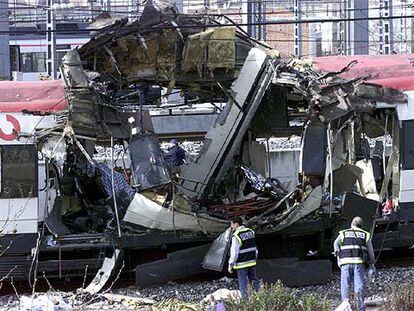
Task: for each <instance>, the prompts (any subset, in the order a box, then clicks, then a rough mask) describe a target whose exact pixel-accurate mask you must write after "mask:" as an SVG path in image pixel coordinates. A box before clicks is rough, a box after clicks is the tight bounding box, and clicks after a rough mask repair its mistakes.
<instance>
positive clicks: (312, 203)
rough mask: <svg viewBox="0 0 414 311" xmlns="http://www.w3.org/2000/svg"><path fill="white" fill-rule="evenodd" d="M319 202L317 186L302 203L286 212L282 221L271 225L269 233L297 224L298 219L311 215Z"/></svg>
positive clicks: (318, 205)
mask: <svg viewBox="0 0 414 311" xmlns="http://www.w3.org/2000/svg"><path fill="white" fill-rule="evenodd" d="M321 200H322V186H317V187H316V188H315V189H313V190H312V191H311V192H310V193H309V194H308V195H307V196H306V197H305V199H304V200H303V202H301V203H299V204H298V205H296V206H294V207H293V208H292V209H290V210H288V211H286V212H285V213H284V214H285V215H286V217H285V218H284V219H283V220H281V221H280V222H279V223H278V224H277V225H275V224H272V227H273V228H272V229H271V231H273V232H274V231H280V230H283V229H285V228H287V227H289V226H290V225H292V224H294V223H295V222H297V221H298V220H299V219H301V218H303V217H305V216H307V215H309V214H311V213H313V212H314V211H316V210H317V209H318V208H319V207H320V205H321ZM265 231H267V228H266V229H265Z"/></svg>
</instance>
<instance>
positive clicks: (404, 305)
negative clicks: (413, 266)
mask: <svg viewBox="0 0 414 311" xmlns="http://www.w3.org/2000/svg"><path fill="white" fill-rule="evenodd" d="M382 310H384V311H412V310H414V282H412V281H411V282H403V283H397V284H395V285H394V286H392V287H391V289H390V290H388V291H387V292H386V295H385V302H384V304H383V306H382Z"/></svg>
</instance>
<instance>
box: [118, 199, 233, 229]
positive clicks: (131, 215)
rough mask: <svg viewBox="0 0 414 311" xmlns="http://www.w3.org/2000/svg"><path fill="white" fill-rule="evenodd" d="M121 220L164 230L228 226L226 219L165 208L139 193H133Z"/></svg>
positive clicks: (222, 227)
mask: <svg viewBox="0 0 414 311" xmlns="http://www.w3.org/2000/svg"><path fill="white" fill-rule="evenodd" d="M123 220H124V221H125V222H128V223H131V224H133V225H138V226H142V227H145V228H150V229H158V230H164V231H174V230H186V231H202V232H223V231H224V230H225V229H226V228H227V227H228V221H225V220H220V219H217V218H213V217H210V216H208V215H207V214H196V213H192V212H185V211H182V210H174V209H169V208H165V207H163V206H161V205H159V204H157V203H155V202H153V201H151V200H149V199H147V198H146V197H145V196H143V195H142V194H139V193H137V194H135V196H134V199H133V200H132V202H131V204H130V205H129V207H128V209H127V211H126V214H125V217H124V219H123Z"/></svg>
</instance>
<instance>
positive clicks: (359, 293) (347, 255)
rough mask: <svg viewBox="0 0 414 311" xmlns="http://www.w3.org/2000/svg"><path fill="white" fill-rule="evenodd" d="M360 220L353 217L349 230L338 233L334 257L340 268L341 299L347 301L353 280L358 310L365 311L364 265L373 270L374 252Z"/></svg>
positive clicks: (367, 233) (369, 237)
mask: <svg viewBox="0 0 414 311" xmlns="http://www.w3.org/2000/svg"><path fill="white" fill-rule="evenodd" d="M362 225H363V222H362V218H361V217H355V218H354V219H353V220H352V223H351V228H349V229H346V230H342V231H340V232H339V235H338V237H337V238H336V240H335V242H334V251H335V255H336V256H337V257H338V264H339V266H340V268H341V298H342V300H343V301H344V300H345V299H349V287H350V283H351V280H352V279H353V280H354V292H355V298H356V302H357V305H358V308H359V310H365V303H364V298H365V297H364V294H365V293H364V284H365V265H367V264H369V265H371V267H370V268H371V269H373V270H375V268H374V263H375V257H374V251H373V248H372V242H371V236H370V234H369V232H367V231H365V230H363V229H362Z"/></svg>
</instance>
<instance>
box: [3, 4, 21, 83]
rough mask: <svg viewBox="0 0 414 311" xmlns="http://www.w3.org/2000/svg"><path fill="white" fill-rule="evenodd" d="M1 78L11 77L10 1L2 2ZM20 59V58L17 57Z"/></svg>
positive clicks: (7, 78)
mask: <svg viewBox="0 0 414 311" xmlns="http://www.w3.org/2000/svg"><path fill="white" fill-rule="evenodd" d="M0 30H1V31H3V32H4V34H1V35H0V80H9V79H10V45H9V35H8V34H7V32H8V31H9V10H8V2H7V1H3V2H1V3H0ZM17 59H18V58H17Z"/></svg>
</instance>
